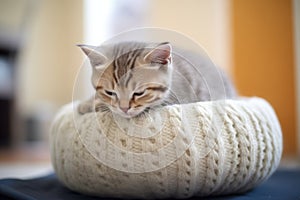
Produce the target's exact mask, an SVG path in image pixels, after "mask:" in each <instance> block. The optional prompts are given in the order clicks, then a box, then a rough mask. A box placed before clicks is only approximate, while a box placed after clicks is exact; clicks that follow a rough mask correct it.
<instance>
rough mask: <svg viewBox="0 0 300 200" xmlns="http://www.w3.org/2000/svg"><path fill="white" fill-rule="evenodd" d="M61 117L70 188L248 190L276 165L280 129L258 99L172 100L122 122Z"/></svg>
mask: <svg viewBox="0 0 300 200" xmlns="http://www.w3.org/2000/svg"><path fill="white" fill-rule="evenodd" d="M76 106H77V104H76V103H74V104H68V105H66V106H65V107H63V108H62V109H61V110H60V112H59V113H58V114H57V116H56V118H55V120H54V122H53V125H52V130H51V135H50V143H51V156H52V163H53V166H54V169H55V171H56V174H57V176H58V178H59V179H60V180H61V181H62V182H63V183H64V184H65V185H66V186H67V187H69V188H70V189H72V190H74V191H77V192H81V193H85V194H91V195H96V196H101V197H120V198H142V199H163V198H188V197H192V196H208V195H224V194H233V193H241V192H245V191H247V190H249V189H252V188H253V187H255V186H257V185H258V184H260V183H261V182H262V181H264V180H266V179H267V178H268V177H269V176H270V175H271V174H272V173H273V172H274V171H275V169H276V168H277V166H278V164H279V162H280V158H281V153H282V134H281V129H280V125H279V122H278V119H277V117H276V115H275V113H274V111H273V109H272V107H271V106H270V105H269V104H268V103H267V102H266V101H265V100H263V99H260V98H244V99H239V100H225V101H212V102H198V103H193V104H185V105H172V106H166V107H162V108H160V109H156V110H153V111H150V112H149V113H148V114H147V115H146V116H144V117H140V118H134V119H124V118H120V117H118V116H115V115H113V114H112V113H110V112H106V113H100V112H97V113H88V114H85V115H79V114H78V113H77V112H76Z"/></svg>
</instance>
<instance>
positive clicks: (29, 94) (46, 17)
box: [17, 0, 83, 114]
mask: <svg viewBox="0 0 300 200" xmlns="http://www.w3.org/2000/svg"><path fill="white" fill-rule="evenodd" d="M82 5H83V2H82V1H81V0H63V1H61V0H44V1H39V3H38V4H37V5H35V7H34V8H35V9H34V10H33V11H34V13H33V14H32V18H31V20H30V23H29V24H28V29H27V37H26V40H25V44H24V48H23V50H22V52H21V56H20V60H19V66H18V77H19V78H18V83H17V89H18V93H17V102H18V107H19V109H20V111H21V113H23V114H28V113H31V112H33V111H35V110H36V109H37V108H41V106H45V103H46V104H52V106H54V108H56V107H58V106H61V105H62V104H64V103H67V102H70V101H71V99H72V89H73V82H74V78H75V76H76V72H77V70H78V68H79V67H80V64H81V62H82V58H83V57H82V53H81V52H80V51H79V49H78V48H77V47H75V44H77V43H80V42H82V40H83V9H82Z"/></svg>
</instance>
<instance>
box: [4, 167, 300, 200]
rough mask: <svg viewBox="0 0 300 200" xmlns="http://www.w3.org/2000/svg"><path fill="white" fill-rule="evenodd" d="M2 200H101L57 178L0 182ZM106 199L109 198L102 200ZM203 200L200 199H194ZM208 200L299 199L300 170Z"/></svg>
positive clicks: (277, 173) (282, 173)
mask: <svg viewBox="0 0 300 200" xmlns="http://www.w3.org/2000/svg"><path fill="white" fill-rule="evenodd" d="M0 199H1V200H2V199H3V200H5V199H12V200H37V199H38V200H40V199H41V200H56V199H58V200H59V199H63V200H96V199H98V200H99V199H102V198H96V197H90V196H85V195H81V194H78V193H75V192H72V191H70V190H68V189H67V188H66V187H64V186H63V185H62V184H61V183H60V182H58V180H57V178H56V176H55V175H54V174H51V175H49V176H45V177H41V178H36V179H31V180H20V179H3V180H0ZM103 199H107V198H103ZM192 199H200V198H192ZM205 199H216V200H222V199H226V200H232V199H234V200H247V199H261V200H262V199H263V200H265V199H271V200H273V199H278V200H281V199H282V200H292V199H300V169H299V170H282V169H281V170H277V171H276V172H275V173H274V175H273V176H272V177H271V178H270V179H269V180H268V181H266V182H265V183H263V184H261V185H260V186H258V187H257V188H255V189H254V190H252V191H250V192H247V193H245V194H240V195H232V196H222V197H210V198H205Z"/></svg>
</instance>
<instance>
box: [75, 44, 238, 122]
mask: <svg viewBox="0 0 300 200" xmlns="http://www.w3.org/2000/svg"><path fill="white" fill-rule="evenodd" d="M79 47H81V49H82V50H83V52H84V53H85V54H86V55H87V56H88V58H89V60H90V63H91V65H92V67H93V73H92V84H93V87H94V88H95V90H96V94H95V97H94V98H92V99H90V100H88V101H86V102H83V103H81V104H80V105H79V107H78V111H79V113H81V114H84V113H88V112H92V111H93V110H94V109H96V111H97V110H108V109H109V110H111V111H112V112H114V113H117V114H119V115H121V116H122V117H125V118H131V117H135V116H138V115H140V114H141V113H143V112H145V111H147V110H148V109H151V108H154V107H156V106H160V105H165V104H184V103H191V102H197V101H209V100H216V99H225V98H234V97H235V94H236V92H235V89H234V87H233V85H232V84H231V82H230V81H229V79H228V78H227V77H226V76H225V75H224V73H223V72H222V71H220V69H217V68H216V67H215V66H214V65H213V64H212V63H211V62H210V61H209V59H207V58H206V57H205V56H203V55H198V54H195V53H191V52H187V51H183V50H180V49H175V48H174V49H173V50H172V46H171V44H170V43H160V44H151V43H142V42H123V43H117V44H109V45H105V46H99V47H93V46H88V45H79Z"/></svg>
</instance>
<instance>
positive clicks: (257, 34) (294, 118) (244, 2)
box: [0, 0, 300, 178]
mask: <svg viewBox="0 0 300 200" xmlns="http://www.w3.org/2000/svg"><path fill="white" fill-rule="evenodd" d="M144 26H148V27H161V28H167V29H171V30H175V31H178V32H180V33H182V34H184V35H187V36H188V37H190V38H192V39H194V40H195V41H196V42H198V43H199V44H201V45H202V46H203V48H204V49H206V51H207V53H208V55H209V56H210V58H212V59H213V60H214V62H215V63H216V64H217V65H219V66H221V67H222V68H224V69H225V70H226V71H227V72H228V74H229V75H230V76H231V77H232V79H233V81H234V83H235V84H236V87H237V88H238V90H239V93H240V95H243V96H260V97H263V98H265V99H266V100H268V101H269V102H270V103H271V104H272V106H273V107H274V109H275V111H276V113H277V114H278V117H279V120H280V122H281V125H282V130H283V137H284V152H283V156H284V159H283V160H284V161H286V162H285V163H292V164H291V165H298V164H299V160H300V126H299V125H300V101H299V100H300V1H299V0H185V1H173V0H164V1H161V0H0V178H1V177H10V176H17V177H30V176H33V175H37V174H39V173H40V174H41V173H46V172H47V171H49V170H51V164H50V156H49V152H48V133H49V126H50V123H51V120H52V119H53V116H54V114H55V113H56V111H57V110H58V109H59V108H60V107H61V106H62V105H64V104H66V103H69V102H71V101H72V90H73V85H74V82H75V79H76V76H77V72H78V70H79V68H80V67H81V65H82V63H83V60H84V56H83V54H82V52H81V51H80V50H79V49H78V47H76V46H75V45H76V44H79V43H88V44H93V45H99V44H101V42H103V41H105V40H107V39H109V38H110V37H112V36H113V35H115V34H117V33H120V32H121V31H126V30H128V29H132V28H138V27H144ZM89 84H90V83H89V82H88V81H87V86H82V87H81V90H80V92H81V93H82V96H84V95H85V94H86V93H87V92H86V91H85V90H87V89H86V88H88V85H89Z"/></svg>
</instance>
